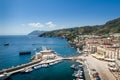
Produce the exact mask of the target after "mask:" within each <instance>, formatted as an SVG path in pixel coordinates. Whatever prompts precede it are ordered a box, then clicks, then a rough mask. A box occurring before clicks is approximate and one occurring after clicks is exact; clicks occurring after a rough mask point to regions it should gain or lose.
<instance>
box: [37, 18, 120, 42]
mask: <svg viewBox="0 0 120 80" xmlns="http://www.w3.org/2000/svg"><path fill="white" fill-rule="evenodd" d="M109 33H120V18H117V19H114V20H111V21H108V22H107V23H105V24H104V25H96V26H84V27H75V28H68V29H60V30H54V31H49V32H45V33H43V34H41V35H39V36H46V37H61V38H67V39H68V40H69V41H73V39H74V38H75V37H76V36H77V35H80V34H81V35H84V34H96V35H99V34H109Z"/></svg>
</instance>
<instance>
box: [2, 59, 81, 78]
mask: <svg viewBox="0 0 120 80" xmlns="http://www.w3.org/2000/svg"><path fill="white" fill-rule="evenodd" d="M78 59H79V60H82V59H81V58H79V57H66V58H63V57H57V58H56V59H51V60H43V61H42V60H41V59H39V60H34V61H32V62H29V63H26V64H22V65H18V66H16V67H11V68H8V69H3V70H1V71H0V75H3V77H6V76H8V77H9V76H10V75H12V74H15V73H19V72H21V71H23V70H24V69H25V68H33V67H35V66H37V65H42V64H50V63H53V62H56V61H62V60H78ZM81 62H82V61H81ZM1 78H2V77H0V80H1ZM3 80H4V79H3Z"/></svg>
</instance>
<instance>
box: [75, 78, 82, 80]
mask: <svg viewBox="0 0 120 80" xmlns="http://www.w3.org/2000/svg"><path fill="white" fill-rule="evenodd" d="M73 80H84V79H82V78H76V79H73Z"/></svg>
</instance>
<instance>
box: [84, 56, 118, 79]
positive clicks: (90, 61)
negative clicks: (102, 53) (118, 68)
mask: <svg viewBox="0 0 120 80" xmlns="http://www.w3.org/2000/svg"><path fill="white" fill-rule="evenodd" d="M85 59H86V63H87V65H88V67H89V69H90V71H91V69H96V71H97V72H98V73H99V75H100V78H101V80H116V79H115V77H114V76H113V74H112V73H111V72H110V71H109V69H108V66H107V64H108V62H105V61H101V60H97V59H96V58H93V57H92V56H91V55H89V56H86V57H85ZM93 80H94V79H93Z"/></svg>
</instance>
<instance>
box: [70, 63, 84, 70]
mask: <svg viewBox="0 0 120 80" xmlns="http://www.w3.org/2000/svg"><path fill="white" fill-rule="evenodd" d="M82 67H83V65H81V64H80V65H75V64H73V65H72V66H71V68H72V69H75V70H79V69H82Z"/></svg>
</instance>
